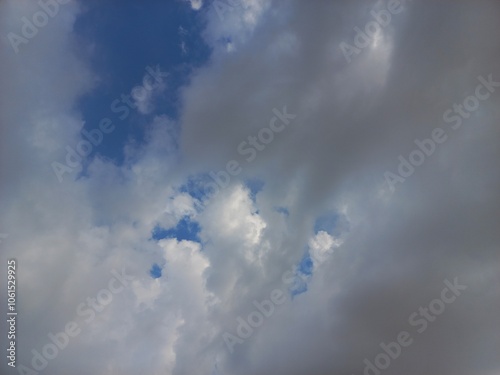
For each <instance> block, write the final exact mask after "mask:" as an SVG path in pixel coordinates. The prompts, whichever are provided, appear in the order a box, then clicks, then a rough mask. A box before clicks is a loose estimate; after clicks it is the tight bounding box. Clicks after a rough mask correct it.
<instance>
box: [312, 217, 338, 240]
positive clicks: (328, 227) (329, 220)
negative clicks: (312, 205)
mask: <svg viewBox="0 0 500 375" xmlns="http://www.w3.org/2000/svg"><path fill="white" fill-rule="evenodd" d="M339 218H340V216H339V214H338V213H336V212H331V213H327V214H324V215H321V216H320V217H318V218H317V219H316V221H315V223H314V233H318V232H320V231H324V232H327V233H328V234H330V235H332V234H333V233H334V229H335V227H336V225H337V223H338V221H339Z"/></svg>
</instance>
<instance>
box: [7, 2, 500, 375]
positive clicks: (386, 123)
mask: <svg viewBox="0 0 500 375" xmlns="http://www.w3.org/2000/svg"><path fill="white" fill-rule="evenodd" d="M215 3H217V2H215ZM215 3H214V2H207V1H205V2H202V1H195V0H191V1H190V2H186V4H185V5H186V7H191V8H192V10H190V11H192V12H197V14H198V17H199V18H200V20H202V21H203V22H205V24H204V31H203V38H204V40H205V43H206V44H207V45H208V46H209V47H210V48H211V54H210V58H209V61H208V62H207V63H206V64H204V65H203V66H201V67H198V68H196V69H195V70H194V71H193V72H192V73H191V75H190V77H189V78H190V79H189V82H188V83H186V85H184V86H183V87H182V89H181V91H180V95H181V100H180V104H179V115H178V116H176V117H173V116H169V115H168V114H165V113H162V112H161V111H158V110H156V109H155V108H156V107H155V106H154V105H153V104H152V103H153V102H152V101H153V100H156V99H157V100H164V99H162V96H161V95H162V91H163V90H164V89H165V88H164V87H157V88H155V89H154V90H152V91H150V92H148V96H147V97H145V98H137V97H136V98H135V99H136V102H137V103H138V105H139V109H138V113H139V115H140V114H143V115H146V114H148V115H149V117H144V118H147V123H146V124H145V125H144V127H145V129H146V136H145V141H144V142H133V141H130V142H128V143H127V144H126V145H125V146H124V149H125V152H124V155H125V158H124V161H123V163H117V162H115V161H112V160H111V159H109V158H105V157H102V156H91V157H89V158H88V159H87V160H86V161H85V163H86V171H85V173H84V174H82V175H80V176H79V177H78V178H77V176H78V174H77V173H68V174H65V175H64V178H63V179H62V182H59V181H58V178H57V177H56V175H55V173H54V170H53V165H52V163H53V162H54V161H61V162H63V161H64V159H65V157H66V149H65V148H66V146H67V145H70V146H71V147H75V145H77V144H78V142H79V141H81V140H82V139H85V138H82V137H83V136H82V133H81V132H80V130H81V127H82V124H83V122H85V121H86V119H85V117H84V115H83V114H82V112H81V111H80V110H79V109H78V105H77V103H78V100H79V98H81V96H82V95H84V94H85V95H92V92H93V90H95V89H96V88H97V87H98V86H99V85H101V84H103V81H104V78H103V77H99V75H98V74H97V72H95V71H94V70H93V68H92V64H91V59H92V58H95V57H92V48H93V46H92V45H91V43H90V42H89V41H88V40H86V39H84V38H80V37H79V35H77V33H76V32H75V28H74V25H75V22H76V20H77V19H78V17H81V16H82V14H83V12H85V11H86V9H85V4H84V3H83V2H82V3H80V2H79V1H74V0H72V1H70V2H69V3H68V4H64V5H60V9H59V12H58V14H57V15H56V16H54V17H52V18H50V20H49V22H48V24H47V26H45V27H44V28H43V32H40V33H39V34H38V35H36V37H34V38H33V39H32V40H30V41H29V43H27V44H22V45H20V46H19V49H20V51H19V53H15V51H14V50H13V48H12V46H11V43H10V42H9V39H8V37H7V35H8V34H9V32H12V31H14V32H19V30H20V25H21V23H20V19H21V17H23V16H28V17H30V16H31V15H32V14H33V13H34V12H36V11H37V10H39V9H40V8H39V6H38V5H37V4H36V2H31V1H19V0H0V60H1V64H0V181H1V183H0V194H1V201H0V233H5V234H8V237H6V238H4V239H2V242H1V243H0V252H1V253H0V254H1V257H0V261H1V264H0V268H1V275H2V280H3V282H2V284H1V285H2V289H1V291H0V298H1V304H0V306H2V311H6V302H4V301H7V291H6V287H5V282H4V281H5V280H6V271H7V266H6V265H7V260H8V259H10V258H16V259H17V263H18V267H19V269H18V272H17V279H18V288H17V293H18V297H17V298H18V302H17V304H18V305H17V306H18V311H19V314H18V318H17V319H18V321H17V334H18V337H17V368H16V369H13V368H11V367H9V366H8V365H7V360H6V358H5V356H4V355H3V357H2V358H1V360H0V369H1V370H0V372H1V373H2V374H4V373H5V374H18V373H19V374H23V373H24V374H33V373H30V372H26V371H28V370H20V368H19V366H21V365H23V366H26V368H31V369H33V366H32V358H33V353H32V349H34V350H36V351H38V352H40V353H41V352H42V348H43V347H44V345H46V344H47V343H50V340H49V338H48V334H49V333H54V334H55V333H56V332H60V331H62V330H64V329H65V325H66V324H67V323H68V322H71V321H75V322H77V323H78V325H79V327H80V328H81V333H80V334H79V335H78V336H77V337H74V338H71V339H70V342H69V344H68V345H67V346H66V347H65V348H64V349H62V350H60V352H59V353H58V355H57V357H56V358H54V359H52V360H49V361H48V365H47V367H46V368H44V369H43V370H42V371H36V372H35V373H41V374H51V375H62V374H68V373H70V374H72V375H90V374H92V375H112V374H113V375H114V374H119V375H135V374H146V375H156V374H172V375H184V374H189V375H201V374H209V375H210V374H220V375H226V374H227V375H229V374H231V375H265V374H276V375H282V374H283V375H284V374H287V375H298V374H305V373H307V374H310V375H330V374H337V375H351V374H356V375H358V374H363V372H364V371H365V373H366V369H365V367H366V362H364V361H365V359H368V360H369V361H371V363H374V360H375V358H376V356H377V355H378V354H379V353H384V351H383V349H382V348H381V346H380V344H381V343H386V344H387V343H389V342H393V341H397V338H398V334H399V333H400V332H402V331H405V332H408V334H409V335H410V336H411V338H412V343H411V344H410V345H409V346H407V347H403V348H402V351H401V355H399V356H397V358H395V359H391V361H390V365H389V366H388V367H387V368H386V369H383V370H380V373H381V374H384V375H385V374H388V375H389V374H405V375H417V374H423V373H425V374H428V375H500V352H499V348H500V326H499V324H498V317H499V313H500V249H499V245H500V231H499V230H498V229H499V225H498V224H499V223H500V199H499V198H500V170H499V168H498V162H499V160H500V147H499V145H500V143H499V142H500V130H499V129H500V128H499V122H498V120H499V119H500V112H499V108H500V106H499V104H500V87H499V86H500V84H497V86H495V84H494V83H493V84H490V85H489V86H488V85H484V83H482V82H483V81H485V80H486V81H488V80H490V81H493V82H500V45H499V44H498V35H499V34H500V23H499V22H498V20H499V19H500V4H499V3H498V1H495V0H491V1H487V0H481V1H474V2H472V1H466V0H463V1H451V0H450V1H434V2H432V1H418V0H413V1H407V2H404V3H402V4H401V5H400V7H399V8H398V10H399V12H398V13H397V14H392V17H391V20H390V22H389V23H388V25H387V26H385V27H384V28H383V29H382V31H381V32H378V33H377V35H376V36H375V37H374V39H373V40H372V41H370V43H369V45H368V46H367V47H364V48H361V49H360V52H359V54H352V55H351V56H350V60H351V62H348V61H347V60H348V59H346V57H345V54H344V52H343V50H342V48H341V47H340V45H341V44H342V43H343V42H344V43H348V44H350V45H351V46H353V47H355V42H354V39H355V36H356V31H354V28H355V27H359V28H360V29H362V30H365V25H367V23H368V22H369V21H372V20H373V15H372V14H371V13H370V12H371V11H372V10H376V11H380V10H382V9H387V4H388V3H389V2H388V1H376V2H374V1H349V2H347V1H333V0H332V1H327V0H324V1H320V0H317V1H300V0H295V1H293V0H289V1H270V0H234V1H233V2H229V1H219V2H218V3H224V4H225V6H224V7H222V8H220V9H219V8H217V9H218V10H216V9H215V7H216V5H215ZM228 4H234V5H228ZM219 6H220V4H219ZM95 43H97V44H98V43H99V41H95ZM156 48H162V46H161V45H158V46H156ZM131 53H133V52H132V51H131ZM157 63H158V62H157V61H153V62H152V66H154V65H155V64H157ZM160 64H161V62H160ZM145 72H146V71H145ZM144 74H146V73H144ZM490 76H491V77H490ZM481 77H482V78H481ZM141 84H142V82H141V81H140V80H139V81H137V82H135V85H141ZM480 84H482V85H483V88H482V89H480V91H479V92H480V95H482V96H483V97H484V96H486V94H489V95H488V97H487V98H485V99H477V101H478V103H479V104H478V108H477V109H475V110H473V111H471V113H467V115H468V118H463V119H462V120H460V122H461V126H459V127H458V126H454V125H457V124H458V120H456V119H455V120H453V121H448V122H447V121H446V120H445V119H444V118H443V115H444V114H445V113H446V112H447V111H448V110H450V109H451V110H453V108H454V107H453V106H454V104H464V99H466V98H467V97H468V96H471V95H472V96H474V95H477V94H476V88H477V87H478V85H480ZM132 89H133V86H131V87H130V88H129V90H130V91H132ZM488 89H489V90H488ZM155 98H156V99H155ZM471 103H474V101H472V102H471ZM283 111H286V112H287V113H288V114H289V116H290V117H289V119H288V120H287V119H286V118H285V120H286V121H285V122H284V121H283V120H282V119H279V120H278V121H276V122H274V123H275V124H276V125H280V124H285V125H284V127H283V128H282V129H283V130H282V131H281V132H274V133H273V137H274V138H273V140H272V141H271V142H270V143H269V144H266V145H264V147H263V149H262V150H258V149H257V148H256V147H253V149H254V150H255V151H254V153H252V152H251V151H247V153H242V152H239V151H238V148H239V147H240V144H241V143H242V142H245V141H246V142H247V144H246V145H245V146H242V147H243V148H246V149H247V150H248V149H249V148H250V147H252V146H249V143H248V142H249V141H248V137H249V136H257V135H258V134H259V131H260V130H261V129H262V128H264V127H268V128H269V127H270V122H271V121H272V120H273V118H275V117H276V112H278V113H281V114H282V113H283ZM450 113H451V112H450ZM151 114H152V115H151ZM279 117H280V116H278V118H279ZM281 117H283V116H281ZM448 118H449V117H448ZM287 121H288V123H287ZM96 126H97V125H96ZM115 126H118V124H115ZM454 127H456V129H454ZM436 128H441V129H443V132H444V134H445V137H446V140H445V141H443V142H442V143H440V144H436V143H435V150H433V152H432V153H431V155H429V156H427V155H425V160H424V161H423V162H422V164H421V165H420V166H417V167H414V172H413V173H412V174H411V175H410V176H408V177H407V178H406V177H403V178H401V177H400V180H404V182H402V181H399V182H398V183H395V184H392V185H391V183H388V180H387V176H388V174H387V172H390V173H392V174H393V176H394V175H398V167H399V165H400V163H401V162H400V159H399V156H400V155H401V156H402V157H403V158H404V159H406V160H409V157H410V153H412V152H413V151H414V150H419V148H418V146H417V144H416V143H415V141H416V140H419V141H422V140H424V139H428V138H432V134H433V132H434V134H436V133H435V129H436ZM438 132H439V131H438ZM268 134H269V133H266V135H268ZM104 136H105V137H110V138H112V137H113V136H114V133H113V132H111V133H110V134H105V135H104ZM442 138H443V135H441V139H442ZM240 151H241V150H240ZM93 155H94V154H93ZM251 156H254V157H253V158H252V157H251ZM247 159H252V160H251V161H247ZM231 160H235V161H237V162H238V165H239V167H240V169H239V170H238V173H235V176H231V178H230V182H229V183H228V186H227V187H225V188H221V189H220V191H219V192H217V191H216V192H215V194H214V192H213V191H212V192H208V193H207V194H195V193H193V192H192V190H191V189H190V188H189V186H193V185H196V186H198V187H203V186H204V184H207V181H209V178H207V177H206V176H207V175H206V174H208V173H209V172H211V171H212V172H218V171H225V170H226V165H227V163H228V161H231ZM203 176H205V177H204V178H203ZM248 181H259V183H261V184H262V189H261V190H260V191H258V192H257V193H255V192H254V191H252V188H251V184H249V182H248ZM206 186H209V184H208V185H205V187H206ZM391 186H392V187H391ZM187 187H188V188H187ZM325 217H328V218H335V219H332V220H320V222H322V223H323V225H322V228H318V225H315V223H316V224H317V223H318V218H325ZM186 218H189V220H190V221H192V222H197V223H198V225H199V227H200V232H199V234H198V237H199V241H195V240H180V239H176V238H175V237H174V238H165V239H162V240H155V239H154V238H152V232H153V231H154V229H155V228H157V227H161V228H164V229H166V230H167V229H171V228H175V227H176V226H177V224H178V223H179V222H180V221H182V220H186ZM307 251H309V252H310V253H311V254H312V253H318V254H321V256H320V257H319V258H317V259H313V260H312V266H311V268H312V271H310V272H308V273H307V274H306V273H304V272H302V273H301V271H300V269H299V268H300V267H299V264H300V263H301V261H302V260H303V257H304V254H305V253H306V252H307ZM318 259H320V261H318ZM153 263H157V264H159V265H161V266H162V267H163V276H162V277H159V278H152V277H151V276H150V273H149V270H150V268H151V265H152V264H153ZM122 269H125V271H126V273H127V274H128V275H131V279H130V281H128V282H127V281H125V283H126V284H127V286H125V287H124V288H123V290H121V291H120V292H119V293H115V294H113V300H112V302H111V303H109V305H107V306H106V308H105V309H103V311H99V312H95V318H93V319H88V320H89V322H86V321H85V317H88V316H80V315H79V314H78V313H77V306H79V305H80V304H81V303H85V302H86V300H87V297H95V296H96V295H97V294H98V292H99V291H100V290H102V289H103V288H108V285H109V282H110V280H111V279H112V278H113V277H115V276H114V275H115V274H114V273H113V272H119V273H121V272H122ZM113 270H115V271H113ZM288 270H292V271H291V272H289V273H286V272H287V271H288ZM283 275H287V277H284V278H283ZM293 275H295V278H294V277H293ZM290 278H292V279H294V281H293V282H288V283H287V282H286V280H285V281H284V279H290ZM445 280H448V281H449V282H451V283H453V282H454V281H455V282H456V281H457V280H458V284H460V285H464V286H466V289H464V290H461V291H459V292H458V294H459V295H455V297H456V298H455V299H454V301H453V302H451V303H446V304H445V310H444V311H443V312H442V313H441V314H439V316H433V318H435V320H432V321H430V319H426V320H427V322H428V325H427V326H426V329H425V330H424V331H423V332H422V333H419V332H418V330H419V328H421V327H422V326H423V323H422V324H418V325H417V324H413V325H412V324H411V323H410V321H409V317H410V316H412V314H413V313H414V312H418V311H419V308H420V307H427V308H428V307H429V304H430V303H431V302H432V301H433V300H435V299H436V298H437V299H442V291H443V289H445V288H446V287H447V284H446V283H445ZM288 281H289V280H288ZM297 283H299V284H300V283H302V284H303V285H306V287H307V291H305V292H303V293H302V292H301V293H293V290H294V288H298V286H297ZM275 289H279V290H280V291H283V296H284V297H283V298H286V300H285V301H284V302H283V303H282V304H280V305H276V306H275V309H274V310H275V311H274V313H273V314H272V315H271V316H270V317H266V318H265V319H264V322H263V324H262V326H260V327H257V328H255V329H254V331H253V333H252V335H251V336H250V337H249V338H245V339H244V340H242V341H243V342H242V343H236V344H234V345H233V346H231V350H229V347H228V345H227V337H228V336H227V335H226V336H224V333H230V334H232V335H234V336H236V337H237V328H238V320H237V319H238V317H242V318H243V319H244V320H247V317H248V316H249V314H250V313H252V312H253V311H258V310H257V308H256V307H255V305H254V304H253V301H262V300H264V299H266V300H269V299H270V298H271V292H272V291H273V290H275ZM290 290H292V292H290ZM450 293H451V294H450ZM450 293H448V294H446V296H448V297H449V296H451V295H452V294H453V293H452V291H451V290H450ZM438 305H439V304H438ZM438 305H435V306H438ZM419 316H420V315H419ZM2 319H3V320H5V319H4V317H2ZM420 319H422V318H421V317H420ZM6 327H7V326H6V325H5V324H2V325H1V329H0V340H1V342H2V348H4V347H6V346H7V339H6V337H7V330H6ZM224 337H226V342H225V340H224ZM4 354H5V350H4ZM23 371H25V372H23ZM367 374H370V375H379V374H377V373H376V372H375V371H374V370H371V372H368V373H367Z"/></svg>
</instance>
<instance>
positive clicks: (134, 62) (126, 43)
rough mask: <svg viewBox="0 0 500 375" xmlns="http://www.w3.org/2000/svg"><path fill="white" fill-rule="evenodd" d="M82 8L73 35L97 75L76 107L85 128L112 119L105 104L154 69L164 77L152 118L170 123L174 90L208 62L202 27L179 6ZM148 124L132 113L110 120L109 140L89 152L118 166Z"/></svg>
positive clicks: (141, 138)
mask: <svg viewBox="0 0 500 375" xmlns="http://www.w3.org/2000/svg"><path fill="white" fill-rule="evenodd" d="M84 8H85V9H86V11H85V12H84V13H83V15H82V16H81V17H79V18H78V20H77V22H76V24H75V31H76V33H77V34H78V37H79V38H82V39H83V40H84V41H87V42H88V44H89V45H90V46H91V47H90V48H89V51H82V53H85V54H88V57H89V58H90V62H91V67H92V70H93V71H94V72H95V74H96V75H98V76H99V82H98V84H97V87H96V88H95V90H93V91H92V92H89V93H88V94H87V95H85V96H83V97H82V98H81V99H80V101H79V103H78V104H77V109H78V110H79V111H81V112H82V114H83V117H84V119H85V122H86V123H85V128H86V129H89V130H90V129H92V128H95V127H96V126H97V124H98V123H99V121H100V120H101V119H102V118H104V117H110V118H112V119H113V120H114V119H116V118H117V115H116V114H113V113H112V112H111V111H110V105H111V103H113V101H114V100H116V99H119V98H120V97H121V95H122V94H129V93H130V90H131V89H132V88H133V87H134V86H137V85H139V84H141V82H142V78H143V76H144V75H145V73H146V70H145V69H146V67H148V66H159V67H160V69H161V70H162V71H163V72H167V73H168V74H169V77H168V78H167V80H166V86H167V87H166V90H165V91H164V92H163V93H162V96H161V98H157V100H155V107H156V112H155V113H164V114H166V115H168V116H169V117H171V118H172V119H176V118H177V117H178V115H179V107H180V104H181V103H180V100H181V98H180V93H179V89H180V88H181V87H182V86H183V85H186V84H187V83H188V81H189V76H190V74H191V73H192V71H193V69H195V68H196V67H199V66H200V65H203V64H204V63H206V61H207V60H208V58H209V53H210V49H209V47H208V46H207V45H206V44H205V42H204V41H203V39H202V38H201V36H200V33H201V30H202V27H203V23H202V22H201V19H200V16H199V14H197V13H196V12H193V11H192V10H191V9H190V7H189V5H188V4H187V3H186V2H183V1H164V2H161V1H153V2H149V3H148V4H147V5H145V4H140V3H138V2H133V1H125V2H123V1H118V0H113V1H107V2H105V3H102V2H98V1H91V2H89V3H86V4H85V6H84ZM183 46H184V47H183ZM183 48H184V49H183ZM150 120H151V118H150V116H148V115H142V114H140V113H137V111H133V110H132V113H131V115H130V116H128V117H127V118H126V119H125V120H123V121H122V120H120V119H117V120H116V129H115V130H114V132H113V137H106V138H105V139H104V141H103V143H102V144H101V145H100V146H99V147H98V148H97V149H96V150H95V151H94V152H96V153H99V154H100V155H102V156H105V157H108V158H111V159H112V160H113V161H115V162H116V163H118V164H120V163H122V162H123V148H124V145H125V144H126V143H127V142H128V141H129V140H131V139H133V140H135V141H136V142H138V143H139V144H140V143H142V142H143V141H144V131H145V125H146V124H147V123H148V122H149V121H150Z"/></svg>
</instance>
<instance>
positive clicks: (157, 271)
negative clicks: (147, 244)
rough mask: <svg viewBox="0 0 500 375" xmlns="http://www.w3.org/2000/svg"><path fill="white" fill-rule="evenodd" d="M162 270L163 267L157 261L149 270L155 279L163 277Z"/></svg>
mask: <svg viewBox="0 0 500 375" xmlns="http://www.w3.org/2000/svg"><path fill="white" fill-rule="evenodd" d="M162 271H163V268H162V267H161V266H160V265H159V264H158V263H155V264H153V265H152V266H151V269H150V270H149V275H150V276H151V277H152V278H153V279H158V278H160V277H161V274H162Z"/></svg>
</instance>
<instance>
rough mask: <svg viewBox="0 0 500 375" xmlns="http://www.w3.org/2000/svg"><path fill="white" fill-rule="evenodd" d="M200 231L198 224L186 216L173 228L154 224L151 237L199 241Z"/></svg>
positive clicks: (155, 238)
mask: <svg viewBox="0 0 500 375" xmlns="http://www.w3.org/2000/svg"><path fill="white" fill-rule="evenodd" d="M200 231H201V228H200V225H199V224H198V222H196V221H192V220H191V219H190V218H189V217H188V216H185V217H184V218H182V219H181V220H180V221H179V223H178V224H177V226H176V227H175V228H169V229H164V228H161V227H159V226H156V227H155V228H154V229H153V232H152V233H151V237H152V238H153V239H154V240H156V241H159V240H162V239H164V238H176V239H177V241H182V240H188V241H195V242H201V240H200V237H199V236H198V235H199V233H200Z"/></svg>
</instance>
